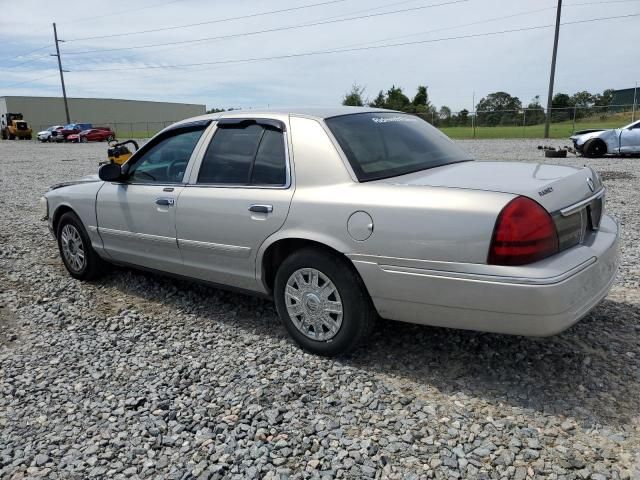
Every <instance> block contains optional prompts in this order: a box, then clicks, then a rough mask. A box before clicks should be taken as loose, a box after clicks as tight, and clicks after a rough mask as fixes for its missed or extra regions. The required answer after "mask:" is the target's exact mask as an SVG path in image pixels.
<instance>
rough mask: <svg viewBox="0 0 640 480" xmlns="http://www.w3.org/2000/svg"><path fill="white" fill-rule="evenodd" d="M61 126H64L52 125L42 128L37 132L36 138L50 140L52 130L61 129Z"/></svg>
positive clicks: (42, 140)
mask: <svg viewBox="0 0 640 480" xmlns="http://www.w3.org/2000/svg"><path fill="white" fill-rule="evenodd" d="M63 128H64V126H62V125H54V126H52V127H49V128H47V129H46V130H42V131H41V132H38V140H40V141H41V142H50V141H51V135H52V133H53V131H54V130H55V131H58V130H62V129H63Z"/></svg>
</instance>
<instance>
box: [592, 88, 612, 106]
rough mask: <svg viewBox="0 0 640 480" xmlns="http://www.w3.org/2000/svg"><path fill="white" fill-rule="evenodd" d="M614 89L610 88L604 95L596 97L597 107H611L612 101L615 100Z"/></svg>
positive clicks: (599, 94) (600, 94)
mask: <svg viewBox="0 0 640 480" xmlns="http://www.w3.org/2000/svg"><path fill="white" fill-rule="evenodd" d="M614 92H615V90H614V89H612V88H608V89H606V90H605V91H604V92H602V93H598V94H596V95H594V99H593V101H594V103H595V105H596V106H597V107H608V106H609V105H611V101H612V100H613V93H614Z"/></svg>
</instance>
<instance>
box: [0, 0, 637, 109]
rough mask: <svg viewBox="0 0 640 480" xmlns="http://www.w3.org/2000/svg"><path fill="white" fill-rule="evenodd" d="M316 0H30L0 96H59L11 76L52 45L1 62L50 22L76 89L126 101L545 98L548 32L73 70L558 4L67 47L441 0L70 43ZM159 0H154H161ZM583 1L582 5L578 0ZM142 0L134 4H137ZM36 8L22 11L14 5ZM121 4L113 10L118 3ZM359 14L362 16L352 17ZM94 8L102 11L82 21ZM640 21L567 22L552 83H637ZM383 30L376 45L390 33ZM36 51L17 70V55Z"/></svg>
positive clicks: (284, 48) (17, 22) (269, 48)
mask: <svg viewBox="0 0 640 480" xmlns="http://www.w3.org/2000/svg"><path fill="white" fill-rule="evenodd" d="M317 1H319V0H288V1H287V2H278V3H275V2H259V1H258V0H235V1H233V2H201V1H196V0H181V1H176V2H174V3H170V4H166V5H162V6H157V7H155V8H147V9H141V10H138V11H136V12H129V13H126V11H127V10H130V9H132V8H140V5H139V4H137V3H136V4H132V3H131V2H125V1H122V0H116V1H112V2H109V6H108V9H105V11H104V12H99V11H96V4H92V3H90V2H87V3H75V4H74V6H73V8H70V9H69V8H65V9H56V8H50V7H51V5H50V4H45V3H44V2H36V1H25V2H23V3H24V8H21V9H20V11H18V10H17V9H5V10H4V11H3V19H2V26H1V28H0V40H1V41H2V43H3V45H5V47H6V48H5V49H4V50H3V54H2V57H1V58H0V68H2V70H3V76H2V81H1V82H0V95H3V94H27V95H57V94H59V92H60V89H59V85H58V79H57V78H56V77H50V78H47V79H45V80H42V81H39V82H34V83H31V84H24V85H20V86H16V87H12V88H5V87H6V86H7V85H11V84H13V83H17V82H20V81H24V80H28V79H31V78H35V77H39V76H43V75H46V74H47V73H49V72H54V73H55V67H56V64H55V62H56V59H55V57H49V56H48V53H50V52H52V51H53V48H51V49H50V50H49V49H45V50H41V51H38V52H34V53H32V54H30V55H27V56H25V57H21V58H17V59H12V60H7V57H11V56H15V55H18V54H19V53H21V52H26V51H29V50H32V49H35V48H38V47H40V46H43V45H46V44H50V43H52V30H51V22H53V21H57V22H58V26H59V34H60V37H61V38H63V39H66V40H69V41H68V42H66V43H64V44H61V45H62V51H63V61H64V66H65V68H66V69H69V70H71V72H70V73H68V74H67V75H66V77H65V78H66V80H67V87H68V93H69V95H70V96H91V97H111V98H132V99H145V100H166V101H184V102H193V103H206V104H207V105H208V106H210V107H211V106H223V107H231V106H233V107H243V108H250V107H255V108H260V107H264V106H266V105H283V106H286V105H300V104H305V105H335V104H338V103H339V101H340V98H341V96H342V94H343V93H344V92H345V91H346V90H348V89H349V88H350V86H351V84H352V83H353V82H357V83H360V84H362V85H364V86H366V88H367V94H368V95H369V96H370V97H371V98H373V97H375V95H376V94H377V92H378V90H380V89H385V90H386V89H387V88H389V87H390V86H391V85H392V84H395V85H399V86H402V87H403V88H404V90H405V91H406V93H407V94H408V95H413V93H414V92H415V89H416V87H417V86H418V85H420V84H425V85H428V86H429V93H430V97H431V100H432V101H433V102H434V103H435V104H436V105H443V104H446V105H449V106H450V107H451V108H453V109H454V110H457V109H461V108H471V103H472V102H471V98H472V93H473V92H474V91H475V92H476V101H477V100H478V99H479V98H480V97H481V96H483V95H486V94H487V93H489V92H493V91H497V90H505V91H508V92H510V93H512V94H514V95H517V96H519V97H520V98H521V99H522V100H523V101H524V102H527V101H529V100H530V99H531V98H532V97H533V96H534V95H536V94H539V95H541V96H542V97H543V98H544V97H545V92H546V87H547V83H548V75H549V59H550V54H551V46H552V35H553V30H552V29H545V30H534V31H528V32H519V33H511V34H505V35H499V36H491V37H478V38H470V39H460V40H449V41H444V42H437V43H424V44H421V45H412V46H403V47H396V48H385V49H377V50H367V51H360V52H350V53H341V54H331V55H319V56H310V57H299V58H292V59H280V60H272V61H260V62H249V63H237V64H226V65H211V66H202V67H193V68H180V69H147V70H133V69H131V70H128V71H126V70H125V71H113V72H81V70H91V69H109V68H132V67H141V66H161V65H174V64H185V63H198V62H216V61H224V60H233V59H243V58H253V57H267V56H278V55H285V54H290V53H299V52H306V51H316V50H325V49H335V48H340V47H343V46H347V45H353V44H360V43H367V42H375V41H378V40H384V39H388V38H394V37H401V36H406V35H408V34H414V33H418V32H425V31H430V30H434V29H435V30H439V31H436V32H433V33H427V34H420V35H413V36H411V37H408V38H404V39H398V40H396V41H397V42H402V41H416V40H427V39H437V38H442V37H450V36H456V35H470V34H476V33H481V32H488V31H495V30H502V29H513V28H519V27H527V26H532V25H549V24H553V22H554V16H555V11H554V8H553V7H554V5H555V2H554V1H552V0H549V1H545V2H541V1H539V0H523V1H519V2H513V1H508V0H492V1H488V0H469V1H468V2H464V3H460V4H455V5H446V6H439V7H434V8H429V9H423V10H416V11H413V12H407V13H402V14H396V15H388V16H382V17H376V18H370V19H362V20H356V21H351V22H341V23H334V24H330V25H321V26H314V27H308V28H300V29H294V30H286V31H281V32H272V33H264V34H259V35H251V36H243V37H239V38H230V39H223V40H215V41H208V42H204V43H195V44H184V45H179V46H171V47H168V46H165V47H156V48H148V49H137V50H123V51H101V52H97V53H93V54H88V55H73V54H71V52H73V51H84V50H94V49H95V50H109V49H112V48H120V47H128V46H135V45H143V44H153V43H165V42H172V41H183V40H191V39H194V38H203V37H212V36H220V35H233V34H237V33H240V32H249V31H254V30H262V29H269V28H274V27H280V26H286V25H293V24H298V23H303V22H313V21H317V20H320V19H325V18H330V17H337V18H340V17H341V16H349V14H351V13H352V12H359V11H362V10H370V11H371V12H373V13H376V12H380V11H386V10H393V9H402V8H411V7H416V6H421V5H427V4H429V3H442V1H443V0H410V1H409V0H408V1H406V2H404V4H403V5H397V6H395V7H384V6H385V5H388V4H389V3H397V0H396V1H394V2H385V1H382V0H376V1H366V0H345V1H343V2H340V3H335V4H332V5H328V6H323V7H316V8H312V9H306V10H297V11H294V12H289V13H286V14H277V15H268V16H261V17H255V18H251V19H244V20H236V21H229V22H222V23H213V24H208V25H202V26H198V27H192V28H184V29H175V30H166V31H162V32H155V33H149V34H144V35H132V36H122V37H114V38H104V39H94V40H86V41H77V42H74V41H71V40H73V39H74V38H81V37H86V36H94V35H102V34H105V35H106V34H113V33H123V32H129V31H135V30H147V29H154V28H162V27H166V26H170V25H180V24H188V23H195V22H202V21H206V20H210V19H217V18H225V17H231V16H238V15H244V14H250V13H254V12H260V11H265V10H271V9H279V8H287V7H290V6H298V5H304V4H308V3H316V2H317ZM158 3H162V2H159V0H156V1H153V0H148V1H147V2H146V3H145V4H146V5H155V4H158ZM571 3H572V2H570V1H569V2H565V4H566V6H565V8H564V10H563V21H572V20H576V19H587V18H595V17H601V16H612V15H623V14H627V13H639V12H640V2H637V3H634V2H625V3H615V4H609V5H591V6H574V7H571V6H570V4H571ZM573 3H578V2H573ZM145 4H142V5H145ZM545 7H549V8H548V9H547V10H544V11H540V12H538V13H533V14H530V15H526V16H518V17H513V18H510V19H505V20H502V21H493V22H488V23H484V24H477V25H472V26H466V27H461V28H451V29H450V28H449V27H454V26H456V25H461V24H466V23H471V22H478V21H481V20H484V19H491V18H494V17H499V16H506V15H510V14H515V13H519V12H525V11H529V10H537V9H542V8H545ZM24 11H30V12H32V13H31V14H30V15H28V16H27V15H24V14H23V13H22V12H24ZM119 11H124V12H125V13H122V14H118V15H111V13H112V12H119ZM360 14H362V13H360ZM94 15H107V16H104V17H101V18H94V19H84V20H76V21H74V19H79V18H80V19H81V18H85V17H91V16H94ZM639 18H640V17H635V18H630V19H626V20H610V21H605V22H599V23H587V24H581V25H567V26H564V27H563V28H562V32H561V37H560V49H559V55H558V68H557V77H556V91H568V92H570V93H572V92H574V91H577V90H585V89H586V90H590V91H601V90H603V89H605V88H624V87H628V86H631V85H633V84H634V83H635V81H636V80H637V79H639V78H640V72H639V71H638V66H637V62H631V61H630V59H631V58H634V53H635V48H634V47H633V46H634V45H635V43H636V39H635V38H633V36H632V34H633V33H634V32H635V30H636V29H637V28H634V26H635V27H637V25H638V22H639V21H640V20H639ZM393 42H394V41H393V40H385V41H384V42H383V43H393ZM32 59H33V60H34V61H33V62H30V63H26V64H25V65H23V66H20V67H17V68H7V67H10V66H11V65H15V64H16V63H20V62H24V61H27V60H32Z"/></svg>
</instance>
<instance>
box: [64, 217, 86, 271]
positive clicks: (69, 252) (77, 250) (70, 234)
mask: <svg viewBox="0 0 640 480" xmlns="http://www.w3.org/2000/svg"><path fill="white" fill-rule="evenodd" d="M60 243H61V244H62V254H63V255H64V258H65V260H66V261H67V265H69V266H70V267H71V268H72V269H73V270H74V271H76V272H79V271H80V270H82V268H83V267H84V263H85V252H84V246H83V245H82V238H81V237H80V232H78V229H77V228H76V227H74V226H73V225H71V224H67V225H65V226H64V227H62V233H61V234H60Z"/></svg>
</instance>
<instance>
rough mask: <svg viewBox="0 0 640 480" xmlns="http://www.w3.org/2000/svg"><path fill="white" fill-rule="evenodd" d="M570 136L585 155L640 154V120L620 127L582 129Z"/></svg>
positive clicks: (578, 149) (575, 145)
mask: <svg viewBox="0 0 640 480" xmlns="http://www.w3.org/2000/svg"><path fill="white" fill-rule="evenodd" d="M569 138H570V139H571V141H573V146H574V147H575V149H576V150H577V151H578V152H580V153H581V154H582V155H584V156H585V157H603V156H604V155H607V154H615V155H625V154H638V153H640V120H638V121H636V122H633V123H630V124H629V125H626V126H624V127H620V128H611V129H591V130H581V131H579V132H576V133H575V134H573V135H572V136H571V137H569Z"/></svg>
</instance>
